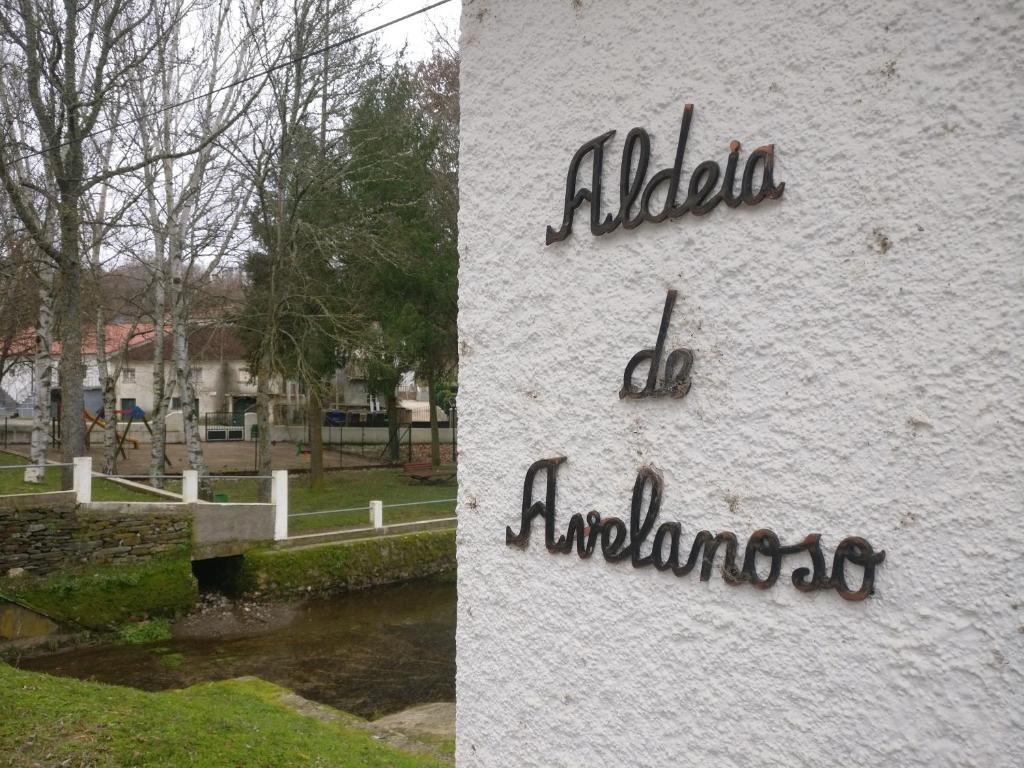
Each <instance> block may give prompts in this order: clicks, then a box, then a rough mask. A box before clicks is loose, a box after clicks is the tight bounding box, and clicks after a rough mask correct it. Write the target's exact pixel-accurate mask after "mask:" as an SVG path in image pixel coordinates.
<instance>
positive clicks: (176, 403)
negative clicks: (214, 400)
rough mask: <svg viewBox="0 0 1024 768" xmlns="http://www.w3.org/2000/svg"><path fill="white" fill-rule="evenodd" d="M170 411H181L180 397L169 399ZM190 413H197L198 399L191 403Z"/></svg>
mask: <svg viewBox="0 0 1024 768" xmlns="http://www.w3.org/2000/svg"><path fill="white" fill-rule="evenodd" d="M171 410H172V411H180V410H181V398H180V397H172V398H171ZM192 412H193V413H199V398H198V397H197V398H196V399H195V400H193V401H192Z"/></svg>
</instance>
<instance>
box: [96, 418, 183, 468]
mask: <svg viewBox="0 0 1024 768" xmlns="http://www.w3.org/2000/svg"><path fill="white" fill-rule="evenodd" d="M84 415H85V421H86V423H87V424H88V425H89V428H88V429H87V430H86V432H85V444H86V446H89V445H90V437H91V435H92V430H93V427H97V426H98V427H99V428H100V429H106V427H107V422H106V421H105V420H104V418H103V417H104V416H105V415H106V414H104V413H103V410H102V409H101V410H100V411H99V413H97V414H96V415H95V416H94V415H93V414H92V413H91V412H90V411H89V410H88V409H86V410H85V414H84ZM122 417H126V418H127V419H128V420H127V421H126V422H125V423H124V429H123V430H122V431H118V426H119V425H118V419H119V418H122ZM136 419H138V420H139V421H141V422H142V423H143V424H145V425H146V431H147V432H149V436H150V437H152V436H153V428H152V427H151V426H149V419H147V418H146V412H145V411H144V410H142V409H141V408H140V407H139V406H137V405H136V406H135V407H134V408H131V409H129V410H126V411H114V434H115V435H117V451H118V453H119V454H120V455H121V458H123V459H127V458H128V456H127V454H125V452H124V444H125V443H129V444H130V445H131V447H132V450H138V449H139V441H138V440H136V439H135V438H133V437H129V436H128V435H129V433H130V432H131V429H132V424H134V423H135V420H136ZM167 463H168V464H170V459H168V460H167Z"/></svg>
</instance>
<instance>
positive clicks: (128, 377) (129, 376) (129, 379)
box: [121, 368, 135, 384]
mask: <svg viewBox="0 0 1024 768" xmlns="http://www.w3.org/2000/svg"><path fill="white" fill-rule="evenodd" d="M121 381H123V382H124V383H125V384H134V383H135V369H134V368H124V369H123V370H122V371H121Z"/></svg>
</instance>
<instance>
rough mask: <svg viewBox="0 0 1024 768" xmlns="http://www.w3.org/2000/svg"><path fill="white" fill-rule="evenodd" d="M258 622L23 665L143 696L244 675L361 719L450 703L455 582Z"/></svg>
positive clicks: (279, 610)
mask: <svg viewBox="0 0 1024 768" xmlns="http://www.w3.org/2000/svg"><path fill="white" fill-rule="evenodd" d="M255 610H257V612H259V613H261V614H262V615H263V616H262V618H263V621H260V622H256V623H255V625H254V624H253V623H252V622H249V623H246V624H245V625H244V626H243V625H240V624H239V623H238V622H236V621H234V620H233V619H232V618H231V617H230V616H227V617H223V616H221V617H218V616H205V617H201V618H193V619H192V620H190V621H188V622H185V623H184V624H183V625H182V626H179V627H176V628H175V638H174V639H173V640H170V641H166V642H162V643H154V644H151V645H143V646H123V645H116V646H100V647H95V648H86V649H80V650H73V651H68V652H65V653H59V654H54V655H51V656H45V657H38V658H32V659H23V660H22V661H21V663H20V664H19V666H21V667H22V668H24V669H31V670H34V671H38V672H48V673H50V674H55V675H65V676H70V677H76V678H80V679H87V680H96V681H99V682H103V683H113V684H117V685H127V686H132V687H134V688H141V689H143V690H147V691H159V690H165V689H168V688H181V687H184V686H188V685H194V684H196V683H201V682H207V681H212V680H222V679H226V678H232V677H241V676H243V675H254V676H256V677H260V678H263V679H264V680H269V681H270V682H272V683H277V684H278V685H282V686H284V687H286V688H289V689H291V690H293V691H295V692H297V693H299V694H300V695H302V696H305V697H306V698H309V699H313V700H315V701H319V702H322V703H324V704H329V705H331V706H333V707H337V708H338V709H342V710H345V711H347V712H352V713H354V714H357V715H360V716H362V717H369V718H373V717H378V716H380V715H385V714H388V713H391V712H396V711H399V710H402V709H405V708H407V707H411V706H415V705H416V704H424V703H427V702H434V701H454V700H455V585H454V584H440V583H436V582H429V581H426V582H412V583H408V584H403V585H399V586H396V587H388V588H383V589H377V590H371V591H368V592H361V593H356V594H352V595H348V596H345V597H339V598H334V599H327V600H310V601H306V602H303V603H299V604H293V605H287V606H273V607H269V608H268V607H260V608H258V609H255Z"/></svg>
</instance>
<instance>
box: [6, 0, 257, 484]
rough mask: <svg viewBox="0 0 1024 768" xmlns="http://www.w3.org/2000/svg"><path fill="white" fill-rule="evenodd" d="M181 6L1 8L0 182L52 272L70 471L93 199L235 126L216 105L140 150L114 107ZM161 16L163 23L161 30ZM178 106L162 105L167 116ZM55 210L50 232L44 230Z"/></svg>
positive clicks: (54, 3)
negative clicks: (200, 120) (110, 138)
mask: <svg viewBox="0 0 1024 768" xmlns="http://www.w3.org/2000/svg"><path fill="white" fill-rule="evenodd" d="M222 5H223V4H219V5H218V6H217V7H218V9H219V8H220V7H221V6H222ZM184 8H185V6H183V5H182V4H180V3H167V2H165V0H143V1H140V0H93V2H91V3H86V4H81V3H78V2H76V0H43V2H40V1H39V0H0V51H2V53H3V59H2V72H0V95H2V96H3V99H2V101H0V109H2V113H0V120H2V128H0V130H2V131H3V135H2V137H0V139H2V140H0V180H2V182H3V186H4V189H5V190H6V193H7V195H8V197H9V199H10V201H11V206H12V208H13V210H14V211H15V213H16V215H17V217H18V219H19V221H20V223H21V225H22V226H23V228H24V230H25V231H26V233H27V234H28V235H29V236H30V237H31V238H32V240H33V242H34V243H35V245H36V247H37V248H38V249H39V250H40V251H41V253H42V254H43V255H44V256H45V257H46V258H48V259H49V260H50V261H51V262H52V264H53V266H54V270H55V277H56V285H57V292H58V301H57V306H59V308H60V318H59V320H60V323H59V326H60V336H61V339H60V341H61V356H60V366H59V368H60V370H59V372H60V385H61V395H62V415H61V436H62V449H63V450H62V452H63V456H64V460H65V461H66V462H70V460H71V458H72V457H74V456H78V455H81V454H82V453H83V451H84V447H85V446H84V443H85V426H84V421H83V419H82V413H83V411H84V399H83V387H82V385H83V379H84V375H83V374H84V370H83V364H82V356H81V349H82V334H83V326H84V320H85V318H84V317H83V312H82V278H83V265H84V259H85V256H86V254H87V251H88V240H89V237H90V235H89V231H90V228H89V227H88V226H85V222H84V221H83V212H84V210H85V209H86V200H87V197H88V196H89V195H90V193H91V191H92V190H93V189H94V188H95V187H97V185H100V184H103V183H104V182H105V181H107V180H109V179H114V178H119V177H122V176H125V175H128V174H132V173H134V172H136V171H139V170H141V169H145V168H147V167H148V166H149V165H151V164H152V163H155V162H166V161H173V160H174V159H177V158H183V157H188V156H191V155H195V154H197V153H202V152H203V151H204V150H207V149H208V148H209V147H210V146H211V145H212V144H213V142H214V141H216V139H217V137H218V136H219V132H221V131H223V130H225V128H226V127H227V126H228V125H230V123H231V120H230V119H226V116H225V114H224V113H223V112H217V111H215V110H214V109H213V103H214V99H213V96H210V97H208V98H207V101H206V102H205V103H206V104H207V105H208V108H207V109H206V110H205V112H203V114H205V115H206V117H207V118H208V119H210V120H211V122H210V123H209V124H207V125H206V130H204V131H203V132H201V134H193V135H177V136H175V137H174V138H175V142H171V141H166V142H162V143H161V144H160V145H159V146H156V147H153V148H152V149H151V150H150V151H146V149H145V148H144V147H143V151H141V152H140V151H139V145H140V142H138V141H135V140H134V134H135V131H134V129H133V124H132V123H131V121H121V122H119V121H118V120H117V117H116V116H117V115H118V114H119V112H118V110H116V109H111V107H112V106H115V105H118V104H121V103H122V102H124V101H125V100H126V98H127V96H128V95H129V94H130V93H131V86H132V84H133V83H134V82H136V81H137V76H138V73H139V72H144V71H146V68H147V62H148V61H149V60H150V58H151V56H153V55H154V52H156V51H157V50H158V49H159V48H160V46H161V45H163V44H165V43H166V42H167V38H168V36H173V35H180V33H181V19H182V13H183V10H184ZM225 13H227V12H226V11H225ZM153 19H162V20H164V22H165V23H160V24H158V25H156V26H154V25H153V24H150V23H149V22H150V21H151V20H153ZM194 31H198V32H199V34H201V30H194ZM235 53H237V52H233V55H234V54H235ZM242 58H244V57H242ZM218 71H219V70H218ZM211 82H212V81H211ZM15 93H18V94H21V93H24V94H25V95H26V97H27V106H26V108H20V103H19V102H18V101H17V99H15V98H14V96H13V94H15ZM217 103H218V107H219V106H223V104H224V103H230V104H231V105H232V106H231V107H229V108H228V109H231V108H234V109H235V111H234V115H233V116H234V117H235V118H237V115H238V114H239V113H240V112H241V111H242V109H243V107H242V106H240V105H238V104H237V102H234V101H229V100H218V102H217ZM171 106H172V105H171V104H170V103H168V102H163V103H161V104H160V105H159V108H161V109H170V108H171ZM112 115H113V117H111V116H112ZM106 132H113V133H114V136H115V145H114V146H113V147H112V151H111V153H110V158H112V159H113V160H114V162H111V163H106V164H105V163H104V161H103V158H102V157H101V153H98V152H96V151H95V142H93V141H92V139H93V138H94V137H95V135H96V134H100V133H106ZM51 212H52V220H53V223H54V226H53V232H52V233H51V231H50V230H48V228H47V221H48V219H47V214H48V213H51ZM183 220H184V221H187V219H183ZM178 223H179V222H176V224H178ZM178 231H179V233H180V227H179V229H178ZM172 284H173V275H172ZM68 480H69V477H68V476H67V475H66V481H68Z"/></svg>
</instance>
